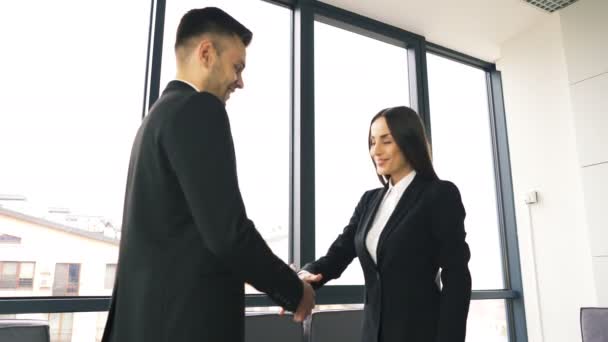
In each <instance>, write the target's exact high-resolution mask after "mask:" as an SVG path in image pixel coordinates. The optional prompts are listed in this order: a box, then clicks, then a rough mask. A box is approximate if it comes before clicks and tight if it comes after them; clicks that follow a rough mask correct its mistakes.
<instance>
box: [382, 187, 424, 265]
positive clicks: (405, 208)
mask: <svg viewBox="0 0 608 342" xmlns="http://www.w3.org/2000/svg"><path fill="white" fill-rule="evenodd" d="M423 189H424V182H423V181H422V180H421V179H420V177H414V179H413V180H412V183H411V184H410V185H409V186H408V187H407V189H405V192H404V193H403V195H402V196H401V198H400V199H399V202H398V203H397V206H396V207H395V210H393V213H392V214H391V216H390V217H389V219H388V221H387V222H386V226H384V229H382V233H380V237H379V238H378V248H377V249H376V250H377V253H378V264H380V260H381V258H382V254H383V249H382V245H383V242H384V241H386V239H387V238H388V237H389V235H390V234H391V233H392V232H393V231H394V230H395V228H396V227H397V226H399V223H400V222H402V221H403V219H404V218H405V217H406V216H407V215H408V214H409V213H410V208H411V207H412V206H413V205H414V203H416V200H417V199H418V197H419V196H420V194H421V193H422V190H423Z"/></svg>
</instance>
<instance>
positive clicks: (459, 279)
mask: <svg viewBox="0 0 608 342" xmlns="http://www.w3.org/2000/svg"><path fill="white" fill-rule="evenodd" d="M385 192H386V189H385V188H380V189H376V190H370V191H368V192H366V193H365V194H364V195H363V197H362V198H361V200H360V202H359V204H358V205H357V208H356V209H355V213H354V214H353V216H352V218H351V220H350V222H349V224H348V225H347V226H346V228H344V231H343V232H342V234H341V235H340V236H339V237H338V238H337V239H336V241H335V242H334V243H333V244H332V245H331V247H330V248H329V251H328V252H327V255H325V256H324V257H322V258H320V259H319V260H317V261H315V262H313V263H310V264H308V265H306V266H305V267H304V268H303V269H305V270H307V271H309V272H311V273H322V274H323V281H322V282H321V283H320V284H318V286H321V285H323V284H324V283H325V282H327V281H329V280H331V279H335V278H338V277H339V276H340V275H341V274H342V272H343V271H344V269H345V268H346V267H347V266H348V264H350V262H351V261H352V260H353V258H355V257H358V258H359V261H360V263H361V267H362V268H363V273H364V276H365V290H366V295H365V307H364V321H363V328H362V333H363V339H362V340H363V341H364V342H376V341H380V342H464V340H465V332H466V319H467V315H468V311H469V301H470V296H471V276H470V273H469V269H468V266H467V265H468V261H469V259H470V252H469V247H468V245H467V243H466V242H465V230H464V217H465V211H464V207H463V205H462V201H461V198H460V194H459V192H458V189H457V188H456V186H455V185H454V184H452V183H450V182H447V181H439V180H434V181H427V180H423V179H421V178H420V176H416V177H415V178H414V180H413V181H412V183H411V184H410V185H409V186H408V188H407V189H406V190H405V192H404V193H403V196H402V197H401V199H400V201H399V202H398V204H397V206H396V207H395V210H394V211H393V214H392V215H391V217H390V218H389V220H388V222H387V223H386V226H385V227H384V229H383V231H382V233H381V235H380V238H379V241H378V248H377V260H378V263H377V264H376V263H374V261H373V260H372V259H371V256H370V255H369V252H368V250H367V247H366V246H365V238H366V235H367V232H368V231H369V229H370V228H371V225H372V223H373V220H374V217H375V214H376V211H377V210H378V207H379V205H380V202H381V201H382V198H383V196H384V194H385ZM439 268H441V269H442V272H441V280H442V282H443V289H442V290H439V288H438V286H437V284H436V282H435V278H436V275H437V272H438V270H439Z"/></svg>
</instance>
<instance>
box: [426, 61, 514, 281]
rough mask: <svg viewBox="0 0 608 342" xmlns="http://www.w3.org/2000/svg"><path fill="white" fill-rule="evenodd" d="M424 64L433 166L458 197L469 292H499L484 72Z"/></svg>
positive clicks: (448, 64) (498, 250) (500, 275)
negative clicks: (467, 250)
mask: <svg viewBox="0 0 608 342" xmlns="http://www.w3.org/2000/svg"><path fill="white" fill-rule="evenodd" d="M427 63H428V78H429V97H430V105H431V128H432V140H433V162H434V164H435V167H436V170H437V173H438V175H439V177H440V178H443V179H447V180H450V181H452V182H454V183H455V184H456V186H458V188H459V189H460V192H461V195H462V201H463V203H464V207H465V210H466V212H467V216H466V219H465V229H466V231H467V241H468V243H469V245H470V247H471V261H470V264H469V267H470V269H471V273H472V275H473V289H475V290H481V289H483V290H485V289H503V288H504V283H503V268H502V258H501V255H502V252H501V246H500V231H499V228H498V213H497V208H498V206H497V204H496V182H495V171H494V156H493V152H492V151H493V146H492V135H491V131H490V115H489V112H488V108H489V106H488V94H487V90H486V89H487V83H486V72H485V71H484V70H481V69H477V68H474V67H471V66H467V65H464V64H462V63H458V62H455V61H451V60H449V59H446V58H444V57H439V56H436V55H433V54H427Z"/></svg>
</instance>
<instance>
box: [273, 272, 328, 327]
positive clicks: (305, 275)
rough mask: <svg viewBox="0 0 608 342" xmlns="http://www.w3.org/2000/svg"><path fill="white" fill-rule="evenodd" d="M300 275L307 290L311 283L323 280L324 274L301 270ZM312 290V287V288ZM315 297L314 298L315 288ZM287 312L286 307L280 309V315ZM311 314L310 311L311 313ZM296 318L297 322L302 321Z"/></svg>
mask: <svg viewBox="0 0 608 342" xmlns="http://www.w3.org/2000/svg"><path fill="white" fill-rule="evenodd" d="M290 267H291V268H292V269H293V268H294V267H293V265H290ZM298 277H300V279H301V280H302V282H303V283H304V284H303V285H304V291H305V290H306V287H310V285H308V284H310V283H316V282H318V281H321V279H323V275H322V274H312V273H310V272H308V271H300V272H298ZM311 290H312V288H311ZM302 299H304V292H302ZM313 299H314V290H313ZM300 305H302V302H301V301H300ZM313 308H314V304H313ZM299 309H300V307H299V306H298V311H299ZM311 310H312V309H311ZM296 313H297V311H296ZM284 314H285V309H283V308H281V310H280V311H279V315H281V316H282V315H284ZM309 314H310V313H309ZM307 316H308V315H306V316H304V318H306V317H307ZM294 320H295V321H296V322H301V321H298V320H297V319H296V317H295V316H294Z"/></svg>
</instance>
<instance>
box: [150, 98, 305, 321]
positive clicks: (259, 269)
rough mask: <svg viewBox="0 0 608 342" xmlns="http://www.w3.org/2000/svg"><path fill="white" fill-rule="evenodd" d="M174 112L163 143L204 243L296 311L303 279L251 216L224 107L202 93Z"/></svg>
mask: <svg viewBox="0 0 608 342" xmlns="http://www.w3.org/2000/svg"><path fill="white" fill-rule="evenodd" d="M171 115H172V116H171V117H170V118H168V119H167V122H166V125H165V126H164V130H163V131H162V133H161V137H160V141H161V145H162V147H163V148H164V151H165V153H166V156H167V159H168V160H169V164H170V165H171V167H172V169H173V172H174V173H175V175H176V177H177V180H178V182H179V184H180V186H181V189H182V191H183V193H184V196H185V199H186V202H187V204H188V206H189V207H190V212H191V213H192V215H193V219H194V223H195V224H196V226H197V228H198V231H199V233H200V235H201V237H202V241H203V243H204V245H205V247H207V248H208V249H209V250H210V251H211V252H212V253H213V254H214V255H216V256H217V257H218V258H219V259H220V260H221V261H222V262H224V263H225V265H226V266H227V267H229V268H231V269H232V270H233V272H234V273H235V274H236V275H237V276H240V277H242V279H243V280H244V281H246V282H248V283H250V284H251V285H252V286H254V287H255V288H256V289H258V290H260V291H262V292H265V293H267V294H268V295H269V296H270V297H271V299H273V300H274V301H275V302H276V303H277V304H279V305H280V306H282V307H285V308H286V309H287V310H290V311H295V310H296V308H297V306H298V304H299V302H300V298H301V296H302V283H301V281H300V280H299V278H298V277H297V275H296V274H295V273H294V272H293V271H292V270H291V268H289V266H287V265H286V264H285V263H284V262H283V261H281V260H280V259H279V258H278V257H277V256H275V255H274V254H273V253H272V251H271V250H270V248H269V247H268V245H267V244H266V242H265V241H264V239H263V238H262V237H261V235H260V234H259V232H258V231H257V229H256V228H255V226H254V224H253V222H252V221H251V220H249V219H248V218H247V215H246V212H245V206H244V204H243V200H242V197H241V193H240V190H239V186H238V181H237V175H236V164H235V156H234V148H233V143H232V136H231V134H230V125H229V122H228V116H227V114H226V111H225V108H224V105H223V104H222V103H221V102H220V101H219V100H218V99H217V98H216V97H214V96H213V95H211V94H208V93H199V94H196V95H193V96H191V98H190V99H188V101H187V102H186V103H185V104H184V105H183V106H182V108H181V110H179V111H177V113H172V114H171Z"/></svg>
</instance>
